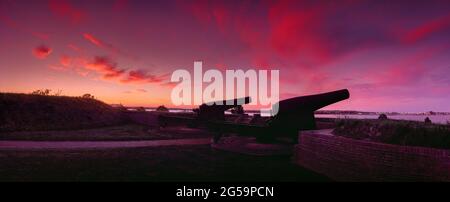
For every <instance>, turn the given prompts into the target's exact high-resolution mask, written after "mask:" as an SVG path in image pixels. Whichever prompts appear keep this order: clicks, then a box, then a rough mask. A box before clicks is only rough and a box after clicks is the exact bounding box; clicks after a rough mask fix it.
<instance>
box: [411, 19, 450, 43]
mask: <svg viewBox="0 0 450 202" xmlns="http://www.w3.org/2000/svg"><path fill="white" fill-rule="evenodd" d="M449 27H450V15H446V16H443V17H440V18H437V19H433V20H430V21H428V22H426V23H423V24H421V25H419V26H417V27H415V28H413V29H411V30H409V31H408V32H407V33H406V34H405V35H404V36H403V37H402V41H403V42H406V43H414V42H417V41H419V40H421V39H424V38H426V37H428V36H430V35H432V34H433V33H436V32H439V31H441V30H443V29H446V28H449Z"/></svg>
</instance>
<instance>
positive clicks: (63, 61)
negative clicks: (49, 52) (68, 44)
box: [59, 55, 72, 67]
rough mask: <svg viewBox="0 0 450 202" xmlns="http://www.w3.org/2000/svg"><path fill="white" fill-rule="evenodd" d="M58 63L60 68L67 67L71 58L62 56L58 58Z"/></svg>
mask: <svg viewBox="0 0 450 202" xmlns="http://www.w3.org/2000/svg"><path fill="white" fill-rule="evenodd" d="M59 62H60V63H61V65H62V66H64V67H69V66H70V64H71V63H72V58H71V57H69V56H67V55H63V56H61V57H60V58H59Z"/></svg>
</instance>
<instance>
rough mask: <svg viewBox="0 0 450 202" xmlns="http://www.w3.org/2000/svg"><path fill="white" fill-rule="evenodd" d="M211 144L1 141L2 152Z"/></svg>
mask: <svg viewBox="0 0 450 202" xmlns="http://www.w3.org/2000/svg"><path fill="white" fill-rule="evenodd" d="M210 143H211V138H195V139H173V140H143V141H0V150H11V149H12V150H35V149H103V148H136V147H159V146H179V145H207V144H210Z"/></svg>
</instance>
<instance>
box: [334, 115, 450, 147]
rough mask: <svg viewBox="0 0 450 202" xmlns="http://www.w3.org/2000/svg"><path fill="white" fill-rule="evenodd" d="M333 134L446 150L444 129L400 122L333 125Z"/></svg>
mask: <svg viewBox="0 0 450 202" xmlns="http://www.w3.org/2000/svg"><path fill="white" fill-rule="evenodd" d="M333 133H334V134H335V135H338V136H344V137H349V138H354V139H359V140H369V141H374V142H381V143H387V144H395V145H406V146H421V147H431V148H439V149H450V127H449V126H448V125H441V124H431V123H428V124H427V123H422V122H415V121H400V120H353V119H341V120H337V121H336V128H335V129H334V131H333Z"/></svg>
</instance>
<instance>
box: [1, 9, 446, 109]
mask: <svg viewBox="0 0 450 202" xmlns="http://www.w3.org/2000/svg"><path fill="white" fill-rule="evenodd" d="M449 55H450V2H449V1H440V0H436V1H408V3H405V2H404V1H403V0H394V1H389V4H386V3H385V2H384V1H375V0H374V1H362V0H361V1H359V0H340V1H264V0H261V1H256V0H255V1H253V0H248V1H246V0H243V1H234V0H232V1H219V0H215V1H193V0H179V1H176V0H174V1H170V0H169V1H144V0H115V1H113V0H111V1H89V0H48V1H47V0H38V1H34V0H33V1H32V0H0V91H1V92H18V93H30V92H32V91H33V90H36V89H52V90H53V91H58V90H61V91H62V94H63V95H69V96H80V95H83V94H85V93H90V94H92V95H94V96H95V97H96V98H98V99H100V100H102V101H104V102H106V103H108V104H119V103H121V104H123V105H127V106H148V107H155V106H158V105H166V106H169V107H170V106H173V104H172V103H171V101H170V94H171V91H172V88H173V86H174V85H173V84H171V83H170V82H169V81H170V76H171V74H172V72H174V71H175V70H177V69H187V70H190V71H192V70H193V67H194V66H193V64H194V61H198V60H201V61H203V70H204V71H205V70H208V69H218V70H221V71H225V70H226V69H244V70H246V69H268V70H270V69H279V70H280V71H279V72H280V98H281V99H285V98H290V97H294V96H299V95H306V94H314V93H320V92H326V91H333V90H337V89H343V88H348V89H349V91H350V92H351V98H350V99H349V100H346V101H343V102H341V103H338V104H336V105H332V106H330V108H328V109H342V110H364V111H398V112H422V111H450V102H449V100H450V57H449Z"/></svg>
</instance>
